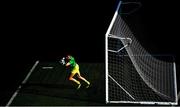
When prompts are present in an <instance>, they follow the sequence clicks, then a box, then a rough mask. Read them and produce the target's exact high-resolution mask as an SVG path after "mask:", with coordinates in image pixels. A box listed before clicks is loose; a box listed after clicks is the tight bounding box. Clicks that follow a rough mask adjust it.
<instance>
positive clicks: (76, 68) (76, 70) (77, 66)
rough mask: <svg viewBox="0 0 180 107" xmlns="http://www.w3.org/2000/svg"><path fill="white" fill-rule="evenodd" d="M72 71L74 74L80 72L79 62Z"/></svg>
mask: <svg viewBox="0 0 180 107" xmlns="http://www.w3.org/2000/svg"><path fill="white" fill-rule="evenodd" d="M71 73H73V74H76V73H78V74H80V72H79V65H78V64H76V66H75V67H74V68H73V70H72V71H71Z"/></svg>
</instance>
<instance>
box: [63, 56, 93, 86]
mask: <svg viewBox="0 0 180 107" xmlns="http://www.w3.org/2000/svg"><path fill="white" fill-rule="evenodd" d="M61 63H62V64H63V65H65V66H66V67H70V69H71V74H70V76H69V80H70V81H73V82H75V83H76V84H77V85H78V87H77V89H79V88H80V87H81V83H80V82H79V81H78V80H76V79H75V78H73V77H74V76H75V75H76V74H77V77H78V78H79V79H81V80H83V81H84V82H86V83H87V86H86V88H88V87H89V85H90V82H89V81H87V80H86V79H85V78H84V77H82V76H81V74H80V71H79V65H78V64H77V63H76V61H75V59H74V57H72V56H70V55H67V56H66V57H65V58H63V59H62V60H61Z"/></svg>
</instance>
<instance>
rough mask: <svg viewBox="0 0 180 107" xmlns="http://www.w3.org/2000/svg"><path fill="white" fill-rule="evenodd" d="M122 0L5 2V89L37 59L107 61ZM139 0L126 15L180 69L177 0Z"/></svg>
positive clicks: (0, 75)
mask: <svg viewBox="0 0 180 107" xmlns="http://www.w3.org/2000/svg"><path fill="white" fill-rule="evenodd" d="M129 1H138V0H129ZM117 2H118V1H116V0H88V1H87V0H78V1H75V0H68V1H61V2H52V1H47V2H46V1H41V2H32V1H29V2H6V3H2V5H3V6H2V13H1V23H2V24H1V39H0V41H1V42H0V46H1V56H0V58H1V70H0V83H1V87H2V88H1V90H6V89H15V88H16V87H17V85H18V84H19V83H20V81H22V79H23V78H24V76H25V75H26V73H27V72H26V71H27V69H28V68H29V67H31V66H32V65H33V63H34V62H35V61H36V60H45V61H48V60H51V61H57V60H58V59H59V58H61V57H62V56H63V55H65V54H72V55H73V56H75V57H76V59H77V60H78V61H79V62H102V63H104V61H105V58H104V57H105V51H104V50H105V33H106V30H107V28H108V26H109V24H110V21H111V19H112V17H113V14H114V11H115V8H116V5H117ZM140 2H141V3H142V7H141V8H140V10H139V11H138V12H137V14H136V15H135V16H133V17H134V18H132V17H127V18H129V19H128V20H129V21H132V22H133V21H135V22H136V23H137V24H135V25H132V26H133V30H134V31H136V33H137V39H138V40H139V41H140V43H141V44H142V45H143V46H144V48H145V49H147V50H148V52H150V53H152V54H168V55H173V56H174V57H175V61H176V63H177V68H178V69H177V74H178V75H179V62H180V61H179V55H178V50H179V48H178V45H179V39H178V36H179V27H178V26H179V16H178V13H179V11H178V8H179V7H178V3H176V2H175V1H174V2H167V1H163V0H158V1H144V0H142V1H140ZM165 60H166V59H165ZM178 79H179V78H178Z"/></svg>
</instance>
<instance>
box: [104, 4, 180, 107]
mask: <svg viewBox="0 0 180 107" xmlns="http://www.w3.org/2000/svg"><path fill="white" fill-rule="evenodd" d="M121 4H122V1H119V3H118V5H117V8H116V10H115V13H114V16H113V18H112V20H111V22H110V25H109V27H108V29H107V32H106V34H105V90H106V91H105V94H106V95H105V96H106V98H105V101H106V104H107V103H129V104H146V105H155V104H156V105H177V104H178V98H177V80H176V64H175V62H173V69H174V85H175V94H176V95H175V102H156V101H110V100H109V93H108V90H109V86H108V81H109V73H108V51H109V50H108V38H109V35H111V34H110V31H111V29H112V26H113V24H114V22H115V20H116V17H117V16H118V10H119V9H120V6H121ZM113 38H115V37H113ZM115 39H119V40H121V39H124V38H119V37H117V38H115ZM126 39H129V40H130V41H131V42H132V40H131V38H126ZM124 47H126V46H125V45H124ZM124 47H122V48H124ZM122 48H121V49H119V50H118V51H117V52H119V51H121V50H122ZM111 51H112V52H113V50H111ZM114 52H115V51H114ZM117 52H116V53H117ZM121 88H122V87H121ZM124 91H125V90H124ZM125 92H126V91H125ZM127 94H128V93H127Z"/></svg>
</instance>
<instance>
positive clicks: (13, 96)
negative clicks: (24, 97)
mask: <svg viewBox="0 0 180 107" xmlns="http://www.w3.org/2000/svg"><path fill="white" fill-rule="evenodd" d="M38 63H39V61H36V63H35V64H34V65H33V67H32V68H31V70H30V71H29V73H28V74H27V76H26V78H25V79H24V80H23V81H22V83H21V84H20V85H19V87H18V88H17V90H16V91H15V92H14V94H13V95H12V97H11V99H10V100H9V101H8V103H7V104H6V107H9V106H10V105H11V103H12V101H13V100H14V98H15V97H16V96H17V94H18V93H19V91H20V89H21V87H22V84H25V83H26V81H27V80H28V79H29V77H30V75H31V73H32V72H33V71H34V69H35V67H36V66H37V65H38Z"/></svg>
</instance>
